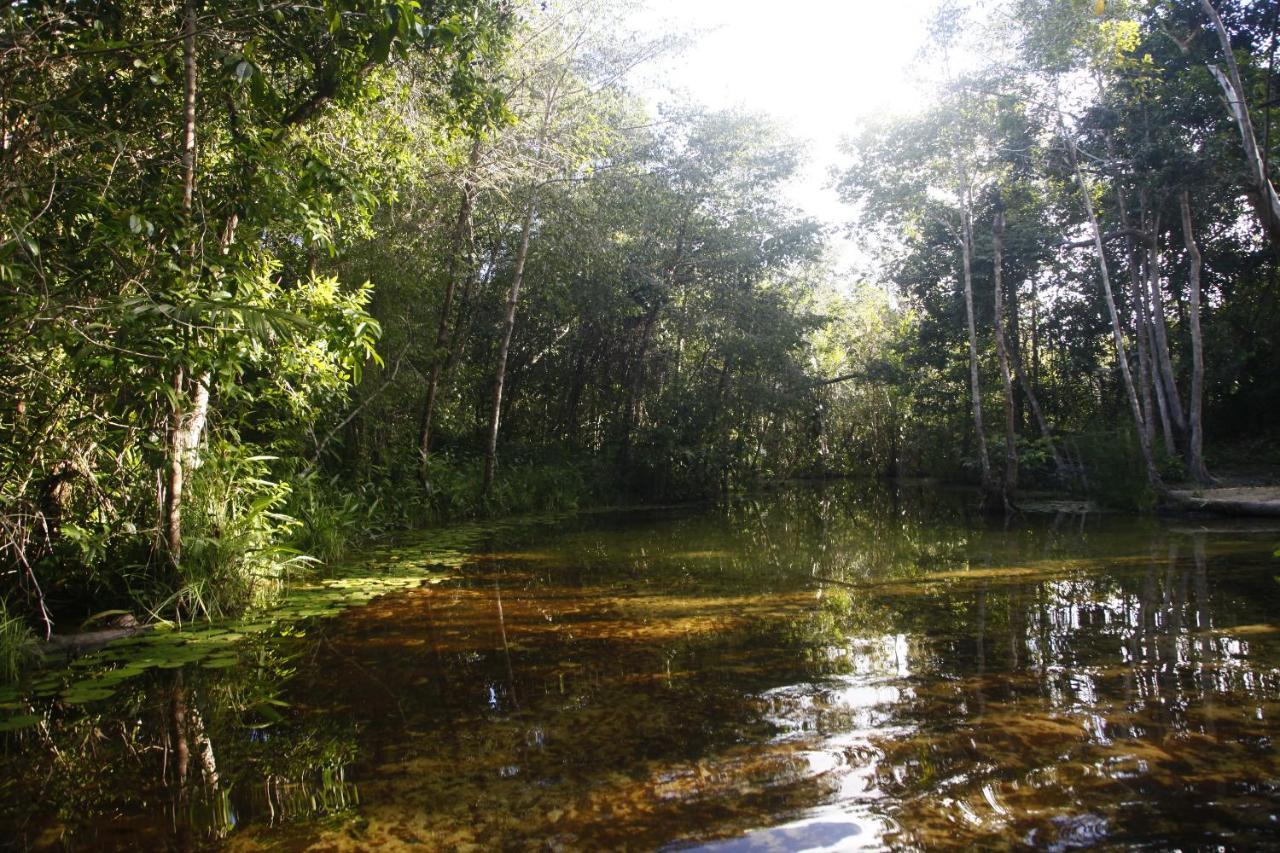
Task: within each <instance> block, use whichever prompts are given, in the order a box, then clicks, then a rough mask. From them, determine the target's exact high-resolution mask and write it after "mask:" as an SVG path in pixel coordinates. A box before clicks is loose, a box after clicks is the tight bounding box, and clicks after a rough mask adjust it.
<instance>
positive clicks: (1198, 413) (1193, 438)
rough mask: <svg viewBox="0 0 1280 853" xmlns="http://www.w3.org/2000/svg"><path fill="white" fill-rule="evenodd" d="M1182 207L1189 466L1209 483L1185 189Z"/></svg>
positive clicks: (1194, 260)
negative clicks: (1188, 338)
mask: <svg viewBox="0 0 1280 853" xmlns="http://www.w3.org/2000/svg"><path fill="white" fill-rule="evenodd" d="M1179 201H1180V202H1181V207H1182V236H1183V237H1184V238H1185V240H1186V243H1187V262H1188V265H1189V269H1188V271H1187V281H1188V294H1187V298H1188V301H1189V302H1190V303H1191V304H1190V312H1191V323H1190V325H1191V401H1190V409H1189V410H1188V413H1187V419H1188V421H1189V422H1190V423H1189V426H1190V435H1189V436H1188V440H1187V468H1188V470H1189V471H1190V472H1191V476H1192V477H1193V478H1195V480H1196V482H1198V483H1209V482H1211V481H1212V479H1213V478H1212V477H1210V476H1209V470H1208V468H1206V467H1205V464H1204V423H1203V412H1202V409H1203V407H1204V338H1203V337H1202V336H1201V334H1200V267H1201V259H1200V247H1199V246H1198V245H1196V238H1195V232H1194V231H1193V230H1192V224H1191V197H1190V194H1189V193H1188V192H1187V191H1186V190H1183V191H1182V194H1181V196H1180V197H1179Z"/></svg>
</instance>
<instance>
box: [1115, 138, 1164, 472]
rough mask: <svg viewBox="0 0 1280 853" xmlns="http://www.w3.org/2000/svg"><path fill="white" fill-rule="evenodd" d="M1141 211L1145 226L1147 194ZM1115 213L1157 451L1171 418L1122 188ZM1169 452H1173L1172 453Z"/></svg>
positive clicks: (1150, 435)
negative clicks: (1159, 432)
mask: <svg viewBox="0 0 1280 853" xmlns="http://www.w3.org/2000/svg"><path fill="white" fill-rule="evenodd" d="M1107 150H1108V152H1109V153H1110V154H1111V156H1112V157H1113V158H1114V157H1115V156H1116V155H1115V152H1114V148H1113V147H1112V145H1111V139H1110V137H1108V139H1107ZM1139 207H1140V208H1141V211H1142V222H1143V224H1144V225H1145V224H1146V217H1147V200H1146V195H1145V194H1140V201H1139ZM1116 209H1117V210H1118V212H1119V214H1120V224H1121V225H1122V226H1123V227H1124V229H1125V231H1126V232H1130V233H1128V234H1126V236H1125V249H1126V252H1127V256H1128V261H1129V284H1130V301H1131V302H1132V303H1133V323H1134V329H1135V332H1134V346H1135V348H1136V349H1137V351H1138V395H1139V400H1140V402H1141V406H1142V419H1143V422H1144V423H1145V424H1146V429H1147V441H1149V442H1150V443H1151V445H1152V446H1153V447H1154V446H1155V441H1156V419H1157V417H1159V418H1160V420H1161V421H1162V422H1163V423H1166V424H1167V423H1168V418H1167V416H1166V415H1165V413H1164V398H1163V397H1162V396H1159V395H1158V393H1157V390H1158V389H1156V388H1153V386H1154V384H1155V383H1154V376H1155V372H1154V370H1153V369H1152V366H1151V348H1152V343H1151V332H1150V321H1149V318H1148V316H1147V303H1146V299H1145V298H1144V296H1143V293H1144V288H1143V285H1142V280H1143V272H1142V253H1141V252H1140V251H1139V249H1138V243H1137V241H1136V240H1135V238H1134V237H1133V236H1132V232H1133V231H1135V230H1137V229H1134V227H1133V223H1132V221H1131V220H1130V219H1129V200H1128V198H1127V197H1126V196H1125V192H1124V188H1123V187H1122V186H1117V187H1116ZM1157 413H1158V414H1157ZM1165 432H1166V442H1168V441H1171V440H1172V434H1171V433H1169V431H1168V428H1167V427H1166V430H1165ZM1170 452H1172V449H1171V450H1170Z"/></svg>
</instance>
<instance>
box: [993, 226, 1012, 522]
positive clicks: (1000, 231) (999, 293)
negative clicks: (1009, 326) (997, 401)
mask: <svg viewBox="0 0 1280 853" xmlns="http://www.w3.org/2000/svg"><path fill="white" fill-rule="evenodd" d="M991 252H992V275H991V278H992V289H993V290H994V291H995V323H994V325H995V335H996V356H997V358H998V359H999V361H1000V380H1001V383H1002V384H1003V386H1004V481H1003V492H1004V505H1005V509H1006V510H1008V509H1010V508H1011V506H1012V501H1013V494H1014V490H1015V489H1016V488H1017V486H1018V440H1017V431H1016V427H1015V424H1014V419H1015V415H1016V412H1015V410H1014V404H1013V377H1012V376H1011V375H1010V370H1009V351H1008V347H1007V345H1006V342H1005V326H1004V322H1005V316H1004V280H1003V279H1004V273H1003V269H1002V267H1003V265H1004V211H1002V210H997V211H996V215H995V219H994V220H993V221H992V223H991Z"/></svg>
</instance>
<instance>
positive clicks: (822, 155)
mask: <svg viewBox="0 0 1280 853" xmlns="http://www.w3.org/2000/svg"><path fill="white" fill-rule="evenodd" d="M936 2H937V0H884V2H881V0H648V2H647V4H646V5H647V6H648V8H647V9H646V10H644V11H642V12H640V13H638V14H637V16H636V18H635V23H636V25H637V26H638V27H641V28H643V29H645V30H650V31H654V32H663V31H666V32H684V33H689V32H694V33H698V32H700V33H702V35H701V37H699V38H697V39H696V40H695V43H694V44H693V45H692V46H691V47H689V48H688V49H687V50H685V51H684V52H682V53H681V54H679V55H676V56H672V57H666V58H663V59H660V60H658V61H656V62H654V63H651V64H650V65H649V66H647V67H646V68H644V69H642V71H641V73H640V75H639V77H638V79H637V82H638V83H639V84H640V86H641V87H642V89H644V90H645V91H646V92H647V93H648V95H649V97H650V98H651V99H653V100H655V101H661V100H662V99H664V97H667V98H669V97H670V95H669V94H665V93H664V92H663V91H662V89H661V88H660V87H661V86H662V85H663V84H665V87H666V89H667V90H669V91H674V92H681V93H684V94H686V95H687V96H688V97H689V99H690V100H692V101H694V102H696V103H701V104H703V105H705V106H708V107H711V108H713V109H718V108H726V107H743V108H745V109H748V110H751V111H757V112H765V113H769V114H771V115H773V116H775V117H776V118H778V119H779V120H781V121H782V122H783V124H784V125H785V126H786V127H787V128H788V129H789V130H790V132H791V133H792V134H793V135H795V136H796V137H799V138H801V139H804V140H807V141H808V143H809V145H810V152H811V160H812V162H811V163H810V167H809V170H808V172H807V174H805V175H804V176H803V178H802V179H801V180H799V181H798V182H797V184H796V186H795V187H794V188H793V197H794V198H795V201H796V203H797V204H798V205H800V206H802V207H803V208H804V209H805V210H806V211H807V212H808V213H809V214H810V215H813V216H816V217H819V218H821V219H823V220H825V221H827V222H831V223H833V224H838V223H842V222H844V221H845V220H847V219H848V218H849V211H848V209H847V208H845V207H844V205H842V204H841V203H840V202H839V200H838V199H837V198H836V195H835V192H834V191H833V190H831V189H827V188H826V184H827V183H828V182H829V177H828V170H829V168H830V166H832V165H833V164H835V163H836V162H838V156H837V150H836V149H837V145H838V143H839V140H840V138H841V137H842V136H846V135H851V134H854V133H857V131H858V130H859V128H860V127H861V126H862V124H863V123H864V122H866V121H867V120H868V119H870V118H872V117H874V116H876V115H880V114H884V113H886V112H910V111H912V110H913V109H914V108H916V106H917V105H918V104H919V97H920V96H919V94H918V89H917V87H916V85H915V80H916V79H918V77H919V76H920V75H919V73H918V72H919V71H920V69H918V68H917V67H916V65H917V53H918V51H919V48H920V46H921V45H922V44H923V43H924V40H925V22H926V20H927V18H928V16H929V14H930V13H931V12H932V10H933V9H934V7H935V6H936ZM838 248H840V249H841V251H840V255H841V256H842V258H843V259H845V260H850V259H851V258H852V257H853V256H854V255H856V254H857V252H856V250H854V248H853V247H838Z"/></svg>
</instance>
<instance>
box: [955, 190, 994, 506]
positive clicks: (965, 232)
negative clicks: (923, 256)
mask: <svg viewBox="0 0 1280 853" xmlns="http://www.w3.org/2000/svg"><path fill="white" fill-rule="evenodd" d="M961 195H962V198H961V202H960V203H961V205H962V210H961V212H960V217H961V223H960V228H961V233H960V255H961V263H962V265H963V269H962V274H963V278H964V313H965V319H966V320H967V322H968V326H969V393H970V396H971V398H972V403H973V428H974V431H975V432H976V433H977V438H978V456H979V460H980V462H981V464H982V490H983V492H984V493H986V494H987V495H990V494H992V493H993V492H994V491H995V485H994V483H993V482H992V479H991V459H990V458H989V457H988V456H987V436H986V431H985V428H984V426H983V422H982V388H981V385H980V384H979V381H978V330H977V326H976V325H975V322H974V318H973V270H972V267H973V220H972V218H971V215H970V211H969V195H968V187H967V185H966V186H965V187H964V188H962V189H961Z"/></svg>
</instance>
